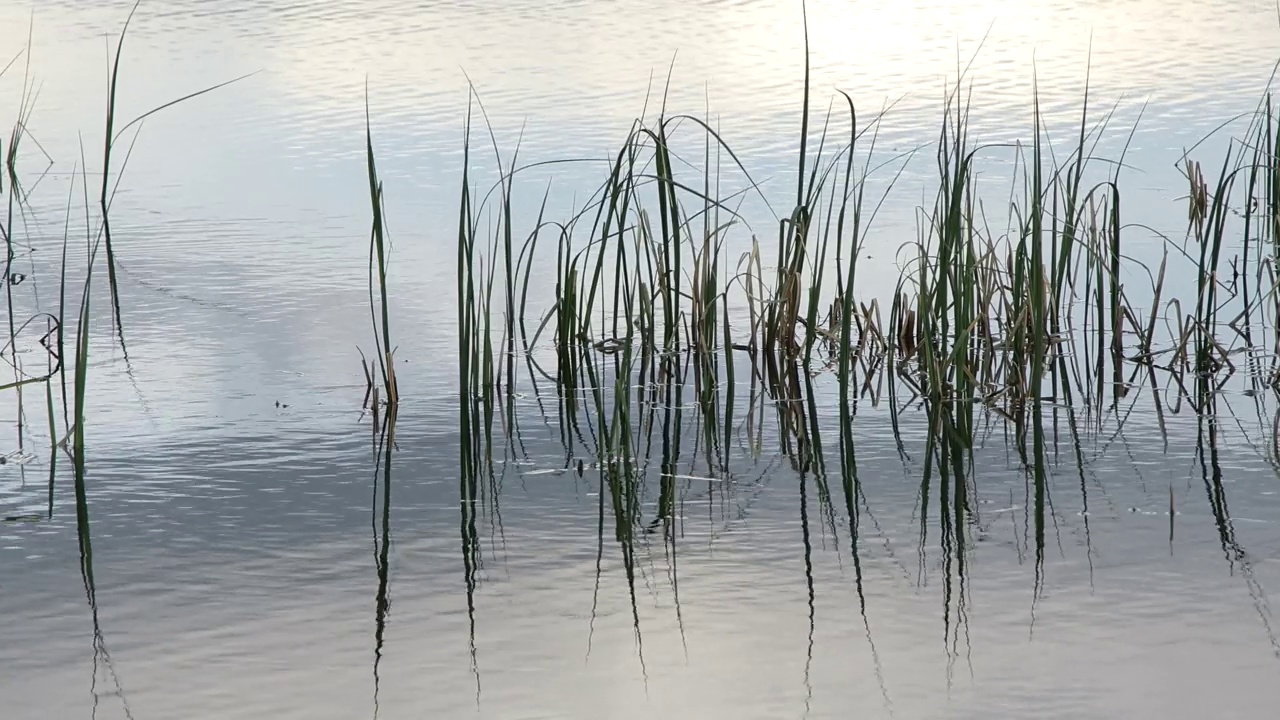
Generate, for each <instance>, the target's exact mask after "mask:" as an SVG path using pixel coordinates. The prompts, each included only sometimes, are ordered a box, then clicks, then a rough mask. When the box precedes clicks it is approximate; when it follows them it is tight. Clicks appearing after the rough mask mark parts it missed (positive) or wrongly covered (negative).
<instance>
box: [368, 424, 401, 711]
mask: <svg viewBox="0 0 1280 720" xmlns="http://www.w3.org/2000/svg"><path fill="white" fill-rule="evenodd" d="M375 402H376V400H375ZM396 412H397V410H396V406H395V405H389V406H387V407H386V414H385V416H384V417H383V418H382V420H381V422H379V420H378V417H377V413H376V412H375V413H374V419H373V426H374V436H373V455H374V482H373V505H372V508H371V518H370V523H371V525H372V530H373V562H374V568H375V570H376V571H377V576H378V592H377V595H376V596H375V598H374V629H373V716H374V717H375V718H376V717H378V711H379V703H378V692H379V690H380V689H381V677H380V676H379V669H380V667H381V664H382V653H383V647H384V643H385V636H386V630H387V620H388V615H389V614H390V613H391V559H390V556H391V457H392V452H393V451H394V450H395V443H396V439H395V437H396Z"/></svg>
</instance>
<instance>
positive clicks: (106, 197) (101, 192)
mask: <svg viewBox="0 0 1280 720" xmlns="http://www.w3.org/2000/svg"><path fill="white" fill-rule="evenodd" d="M141 5H142V0H136V1H135V2H134V4H133V6H132V7H131V8H130V9H129V15H128V16H127V17H126V18H125V21H124V25H123V26H122V27H121V28H120V37H119V39H118V40H117V41H116V48H115V54H114V56H110V57H108V65H109V68H108V72H107V106H106V121H105V128H104V131H103V135H102V182H101V185H100V186H99V189H98V210H99V213H100V220H99V222H100V233H101V235H102V240H103V248H104V249H105V250H106V260H107V282H108V285H109V287H110V291H111V312H112V318H113V319H114V324H115V331H116V335H117V337H118V339H119V340H120V345H121V350H122V351H124V352H125V354H126V357H127V353H128V351H127V350H126V349H125V346H124V325H123V322H122V321H121V315H120V284H119V280H118V279H117V273H116V265H117V263H116V252H115V245H114V244H113V243H112V239H113V236H112V232H111V212H110V209H111V201H112V199H113V198H114V196H115V193H116V191H117V190H118V189H119V187H120V180H121V178H122V176H123V173H124V170H125V167H126V166H127V165H128V162H129V154H130V153H131V151H132V145H133V143H134V142H136V141H137V138H138V134H139V133H140V132H141V131H142V123H143V122H144V121H145V120H146V119H147V118H150V117H151V116H153V115H155V114H157V113H159V112H162V111H164V110H166V109H168V108H171V107H174V106H177V105H181V104H183V103H185V102H187V101H188V100H193V99H195V98H198V97H201V96H203V95H207V94H209V93H211V92H213V91H215V90H219V89H221V88H224V87H227V86H229V85H232V84H235V83H237V82H240V81H241V80H244V79H246V78H248V77H251V76H252V75H254V74H255V73H246V74H245V75H241V76H239V77H236V78H233V79H231V80H226V81H224V82H220V83H216V84H214V85H209V86H207V87H204V88H202V89H199V90H196V91H195V92H191V93H188V94H186V95H183V96H182V97H179V98H177V99H174V100H170V101H168V102H165V103H162V104H160V105H157V106H155V107H153V108H151V109H149V110H147V111H145V112H143V113H142V114H140V115H138V116H136V117H134V118H133V119H131V120H129V121H127V122H125V123H123V124H122V125H120V126H119V127H117V120H118V118H117V107H116V94H117V90H118V88H119V83H120V59H121V57H123V55H124V46H125V38H126V36H128V34H129V25H130V24H131V23H132V22H133V17H134V15H135V14H136V13H137V11H138V8H139V6H141ZM131 129H132V130H134V134H133V138H132V139H131V140H130V148H129V150H128V152H126V153H125V157H124V159H123V161H122V162H121V165H120V168H119V169H118V170H116V169H115V168H114V167H113V164H112V160H113V158H114V157H115V154H116V144H117V143H118V142H119V141H120V140H121V138H122V137H123V136H124V135H125V134H126V133H128V132H129V130H131ZM113 171H114V175H113Z"/></svg>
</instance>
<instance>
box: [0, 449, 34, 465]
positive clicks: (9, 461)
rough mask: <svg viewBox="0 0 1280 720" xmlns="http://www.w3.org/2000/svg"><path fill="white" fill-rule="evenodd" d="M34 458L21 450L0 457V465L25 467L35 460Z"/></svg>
mask: <svg viewBox="0 0 1280 720" xmlns="http://www.w3.org/2000/svg"><path fill="white" fill-rule="evenodd" d="M35 459H36V456H35V455H32V454H31V453H29V452H24V451H22V450H14V451H13V452H11V453H9V454H7V455H0V465H26V464H27V463H29V462H31V461H32V460H35Z"/></svg>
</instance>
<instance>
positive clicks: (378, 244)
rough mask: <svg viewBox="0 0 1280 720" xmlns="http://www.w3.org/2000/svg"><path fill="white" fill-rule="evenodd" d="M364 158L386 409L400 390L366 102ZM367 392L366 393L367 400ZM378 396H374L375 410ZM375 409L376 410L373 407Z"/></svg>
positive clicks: (372, 295) (372, 296) (372, 306)
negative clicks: (371, 217) (367, 182)
mask: <svg viewBox="0 0 1280 720" xmlns="http://www.w3.org/2000/svg"><path fill="white" fill-rule="evenodd" d="M365 159H366V164H367V166H368V171H369V204H370V207H371V209H372V213H373V220H372V226H371V228H370V231H369V312H370V313H372V314H373V340H374V347H375V352H374V356H375V357H376V358H377V368H378V370H379V371H380V375H381V383H382V390H383V393H384V395H385V399H386V403H387V406H388V408H389V412H390V411H392V410H393V409H394V408H395V407H397V406H398V405H399V402H400V391H399V388H398V387H397V385H396V368H395V348H394V346H393V345H392V344H391V315H390V310H389V307H388V305H389V303H390V299H389V296H388V293H387V268H388V265H389V264H390V248H389V247H388V242H387V237H386V234H387V232H386V220H385V216H384V213H385V205H384V200H383V193H382V182H381V181H380V180H379V179H378V168H377V162H376V160H375V158H374V152H373V128H372V124H371V122H370V119H369V105H368V102H367V101H366V103H365ZM365 377H366V379H367V380H368V383H369V389H370V391H371V390H373V387H374V382H375V381H376V379H375V377H374V375H373V373H372V372H370V371H369V370H367V369H366V371H365ZM368 398H369V393H366V399H368ZM377 404H378V401H377V398H376V397H374V398H373V406H374V407H375V409H376V406H377ZM375 411H376V410H375Z"/></svg>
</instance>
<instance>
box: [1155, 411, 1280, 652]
mask: <svg viewBox="0 0 1280 720" xmlns="http://www.w3.org/2000/svg"><path fill="white" fill-rule="evenodd" d="M1206 402H1207V404H1208V408H1209V409H1210V410H1211V411H1216V410H1217V401H1216V398H1212V397H1211V398H1208V399H1207V401H1206ZM1218 422H1219V419H1218V417H1217V416H1216V415H1208V416H1202V417H1201V418H1200V420H1199V422H1198V423H1197V433H1196V456H1197V459H1198V461H1199V465H1200V474H1201V479H1202V480H1203V482H1204V489H1205V494H1206V496H1207V498H1208V501H1209V508H1210V510H1211V511H1212V512H1213V520H1214V525H1215V526H1216V527H1217V530H1218V542H1219V543H1220V544H1221V546H1222V553H1223V556H1224V558H1225V559H1226V561H1227V567H1228V569H1229V570H1230V571H1231V573H1232V574H1233V575H1234V574H1235V573H1237V572H1239V573H1240V577H1241V578H1242V579H1243V580H1244V583H1245V587H1246V589H1247V590H1248V593H1249V598H1250V599H1251V600H1252V601H1253V609H1254V611H1255V612H1256V613H1257V614H1258V620H1259V621H1260V622H1261V623H1262V628H1263V632H1264V633H1266V637H1267V641H1268V642H1269V643H1270V645H1271V652H1272V654H1273V655H1275V656H1276V658H1280V642H1278V641H1277V639H1276V633H1275V629H1274V627H1273V625H1272V622H1273V619H1274V618H1273V616H1272V613H1271V605H1270V603H1269V602H1268V601H1267V595H1266V591H1265V590H1264V589H1263V588H1262V585H1261V583H1259V582H1258V579H1257V577H1256V576H1255V574H1254V569H1253V562H1252V561H1251V560H1250V558H1249V553H1248V552H1246V551H1245V549H1244V547H1243V546H1242V545H1241V544H1240V542H1239V541H1238V540H1237V538H1236V529H1235V525H1234V523H1233V522H1232V519H1231V510H1230V509H1229V508H1228V506H1227V493H1226V488H1225V487H1224V486H1223V482H1222V465H1221V464H1220V462H1219V458H1218ZM1172 510H1173V508H1172V507H1170V518H1171V523H1172V514H1173V513H1172ZM1172 527H1173V526H1172V524H1171V525H1170V538H1172Z"/></svg>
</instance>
